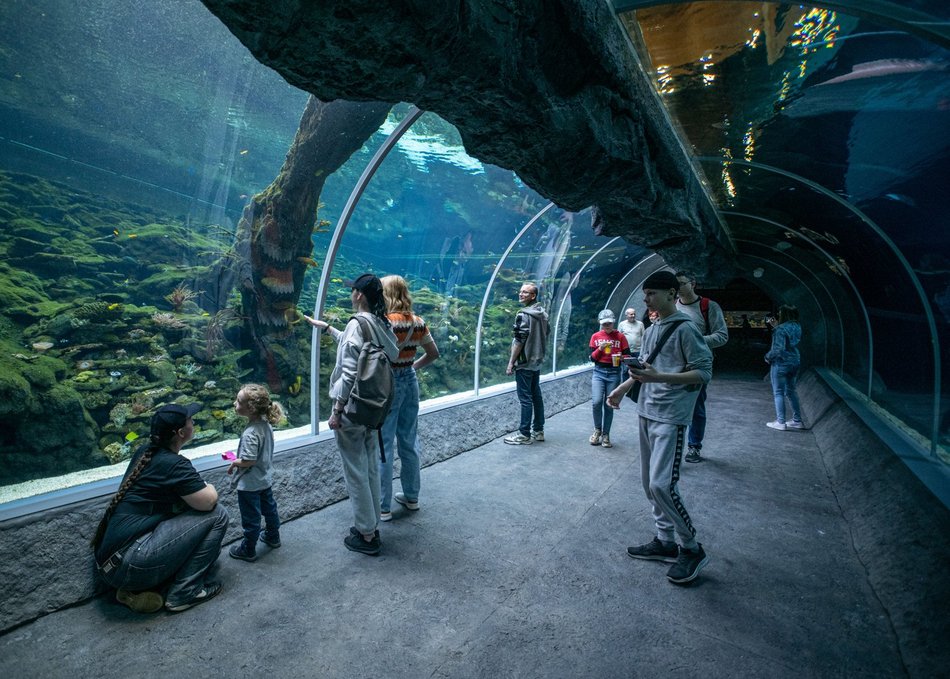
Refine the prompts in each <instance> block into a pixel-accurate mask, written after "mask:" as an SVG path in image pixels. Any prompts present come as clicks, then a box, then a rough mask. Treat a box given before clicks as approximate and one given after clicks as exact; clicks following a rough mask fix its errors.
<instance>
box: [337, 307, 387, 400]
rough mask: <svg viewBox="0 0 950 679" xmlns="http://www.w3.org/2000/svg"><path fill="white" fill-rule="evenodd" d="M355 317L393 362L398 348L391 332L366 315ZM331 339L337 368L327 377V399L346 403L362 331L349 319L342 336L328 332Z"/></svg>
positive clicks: (381, 322)
mask: <svg viewBox="0 0 950 679" xmlns="http://www.w3.org/2000/svg"><path fill="white" fill-rule="evenodd" d="M357 315H358V316H362V317H363V318H365V319H366V320H367V321H369V327H370V328H371V330H372V333H373V335H374V338H375V341H376V343H377V344H379V345H380V346H381V347H382V348H383V351H385V352H386V355H387V356H388V357H389V360H390V361H395V360H396V358H397V357H398V356H399V347H398V346H397V344H396V336H395V335H394V334H393V331H392V328H390V327H388V326H387V325H386V324H385V323H384V322H383V321H382V320H380V319H379V318H378V317H377V316H375V315H373V314H371V313H369V312H368V311H360V312H359V313H358V314H357ZM330 336H331V337H333V339H335V340H336V341H337V348H336V365H335V366H334V367H333V372H332V373H331V374H330V398H331V399H332V400H333V401H334V402H336V401H346V400H347V399H349V398H350V392H351V391H353V383H354V382H355V381H356V364H357V362H358V360H359V357H360V349H362V348H363V334H362V329H361V328H360V324H359V321H357V320H356V319H355V318H352V319H350V321H349V322H348V323H347V324H346V327H345V328H344V329H343V331H342V332H341V331H339V330H336V329H335V328H331V329H330Z"/></svg>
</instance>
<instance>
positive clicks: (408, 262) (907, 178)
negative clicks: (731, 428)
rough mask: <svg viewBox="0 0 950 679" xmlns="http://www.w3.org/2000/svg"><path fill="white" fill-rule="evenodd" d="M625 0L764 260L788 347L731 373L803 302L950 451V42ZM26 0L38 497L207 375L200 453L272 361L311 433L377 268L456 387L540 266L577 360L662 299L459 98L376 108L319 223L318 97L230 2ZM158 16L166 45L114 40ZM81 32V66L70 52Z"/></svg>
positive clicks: (12, 176)
mask: <svg viewBox="0 0 950 679" xmlns="http://www.w3.org/2000/svg"><path fill="white" fill-rule="evenodd" d="M649 4H651V5H653V4H654V3H649ZM838 4H839V5H847V4H848V3H838ZM888 4H889V3H884V4H883V5H882V6H885V7H886V6H887V5H888ZM923 4H924V5H926V4H927V3H923ZM615 5H616V7H617V8H618V9H619V10H620V15H619V17H620V19H621V21H622V22H623V24H624V26H625V27H626V29H627V31H628V34H629V36H630V40H631V43H632V46H633V47H634V48H635V49H636V50H637V53H638V55H639V58H640V60H641V62H642V63H643V65H644V68H646V69H647V70H648V72H649V73H650V74H651V75H652V77H653V79H654V81H655V84H656V89H657V93H658V96H659V97H660V100H661V101H662V102H663V104H664V106H665V107H666V109H667V110H668V112H669V114H670V116H671V118H672V120H673V122H674V124H675V125H676V127H677V129H678V131H679V133H680V134H681V136H682V139H683V142H684V145H685V146H686V148H688V149H690V150H691V152H692V154H693V156H694V158H695V169H696V172H697V173H698V174H699V175H700V176H701V177H703V180H704V182H705V184H706V186H707V187H708V190H709V193H710V195H711V197H712V198H713V200H714V201H715V204H716V206H717V207H718V209H719V213H720V217H721V219H722V221H723V223H724V225H725V228H726V231H727V233H728V235H729V238H730V239H731V242H732V244H733V246H734V248H735V256H736V261H737V262H738V266H739V271H740V272H741V273H740V275H739V276H737V278H736V279H735V280H733V281H731V282H729V283H728V284H726V285H725V286H724V287H722V288H719V289H704V290H703V291H704V293H705V294H707V295H709V296H710V297H712V298H714V299H716V300H717V301H719V302H720V303H721V304H722V306H723V308H724V310H725V311H726V314H727V318H728V321H729V323H730V325H731V326H732V328H733V329H738V328H739V326H740V324H741V318H742V315H743V314H745V315H746V316H748V317H749V318H750V319H751V321H752V325H753V330H754V333H755V334H754V336H753V338H752V341H753V342H754V343H755V344H754V346H756V347H758V348H761V349H762V351H761V352H752V351H748V350H744V351H737V350H735V349H734V348H733V347H732V346H728V345H727V348H726V349H725V350H724V351H723V352H720V353H721V355H720V356H719V357H718V358H717V370H720V371H724V372H729V371H736V372H740V373H743V374H756V373H757V372H758V373H761V372H762V365H761V357H760V355H759V354H761V353H764V341H765V335H764V333H765V329H764V327H763V319H764V316H765V314H766V313H769V312H772V311H774V310H775V308H777V307H778V306H779V305H781V304H794V305H796V306H798V307H799V309H800V310H801V312H802V314H803V317H804V319H805V324H806V328H807V332H806V345H805V346H804V353H805V355H806V362H807V363H808V365H811V366H815V367H827V368H829V369H831V370H833V371H834V372H835V373H837V374H839V375H840V376H841V377H842V378H843V379H844V381H845V382H847V384H849V385H851V387H852V388H853V389H854V391H855V393H856V394H857V395H859V396H860V397H861V398H864V399H866V400H869V402H871V403H872V404H873V405H874V406H875V407H877V408H879V409H880V410H881V411H882V412H883V413H885V414H886V415H887V416H888V417H890V418H892V419H893V420H894V421H896V422H898V423H899V424H900V426H902V427H904V428H906V430H907V431H908V432H909V433H910V434H912V435H913V436H914V437H916V439H917V440H918V441H920V442H921V444H922V445H924V446H925V447H926V448H927V450H928V451H929V453H930V454H931V455H932V456H934V457H935V458H937V459H940V460H942V461H943V462H944V463H946V462H950V455H948V445H950V421H948V412H950V400H948V386H950V385H948V382H947V380H948V378H947V374H948V367H950V366H948V365H947V361H948V358H947V356H948V355H950V352H947V351H943V350H942V348H943V347H945V346H946V337H947V330H948V327H947V324H948V321H950V247H948V244H950V243H948V240H950V239H948V235H950V225H948V222H947V220H948V214H950V210H948V209H947V208H948V205H947V201H948V200H950V198H948V196H950V192H948V191H947V186H946V179H945V178H946V177H947V176H950V167H948V165H950V106H948V105H947V102H948V101H950V78H948V69H950V58H948V52H947V44H948V43H947V40H946V39H945V36H944V38H941V36H940V35H939V34H933V33H928V32H926V31H924V32H921V30H919V27H914V26H911V25H909V24H902V19H901V17H899V16H895V17H890V20H889V21H887V22H879V21H875V17H871V16H868V15H867V13H866V12H860V13H858V14H855V15H854V16H852V15H849V14H847V13H844V12H841V11H831V10H826V9H820V8H810V7H804V8H801V7H797V6H796V7H790V6H787V5H779V4H774V3H746V2H699V3H677V2H674V3H669V4H665V5H658V6H653V7H649V8H640V7H639V5H640V3H615ZM25 7H26V5H25V3H23V2H10V3H5V4H4V6H3V8H2V9H0V26H2V27H3V29H4V30H3V35H4V38H3V43H4V48H5V50H4V59H5V63H6V64H7V68H6V69H5V70H4V73H3V75H2V77H0V129H2V133H0V137H2V138H0V150H2V152H0V220H2V222H3V228H2V230H0V250H2V253H3V259H2V261H0V285H3V288H4V290H5V303H4V307H3V310H2V311H0V316H2V332H0V343H2V354H0V380H2V393H3V397H4V402H5V404H6V405H4V406H3V407H2V408H0V432H2V433H0V460H2V461H3V464H2V465H0V469H2V470H3V472H2V479H0V485H2V486H3V488H4V491H5V492H8V493H9V495H8V496H6V497H8V498H9V499H10V500H15V499H17V498H23V497H26V496H29V495H31V494H34V493H37V492H40V493H42V492H44V491H50V490H57V489H60V488H62V487H64V486H66V485H73V484H76V483H83V482H84V481H85V480H86V479H88V478H89V477H87V476H80V477H75V476H73V477H66V478H63V477H62V475H63V474H64V473H71V472H83V473H87V472H89V471H90V470H99V472H98V476H95V477H94V478H114V477H115V476H116V475H117V474H120V473H121V470H122V469H123V467H124V463H123V461H124V460H125V459H127V458H128V456H129V454H130V452H131V450H132V448H133V447H134V446H135V441H136V439H137V438H140V437H141V436H142V435H144V434H145V433H146V432H145V427H146V423H147V422H148V418H149V416H150V414H151V412H153V410H154V408H155V407H156V406H157V405H158V404H160V403H162V402H165V401H168V400H172V399H176V398H184V397H186V396H187V397H196V398H200V399H201V400H202V401H203V402H204V403H206V404H207V406H208V407H207V408H206V411H205V412H203V413H202V414H201V415H200V416H199V420H198V436H197V437H196V441H195V443H194V446H195V450H194V451H193V452H194V454H195V455H217V454H218V453H220V452H221V451H222V450H225V449H227V448H229V447H233V445H234V439H235V438H236V436H237V435H238V434H239V432H240V427H241V424H240V422H239V421H238V419H237V418H236V416H235V415H234V414H233V412H232V409H231V406H230V404H231V401H232V399H233V396H234V393H235V391H236V388H237V386H238V385H239V384H240V383H241V382H242V381H247V380H251V379H254V380H260V381H266V382H267V383H268V384H270V386H271V388H272V390H273V391H274V393H275V394H277V395H278V396H279V398H280V399H281V402H282V403H283V404H284V405H285V408H286V410H287V412H288V419H287V421H286V422H285V423H283V424H282V425H281V427H280V429H281V433H280V436H281V437H282V440H281V442H280V447H281V449H282V450H288V449H291V448H294V447H296V446H299V445H302V444H303V443H305V442H307V441H312V440H314V438H315V437H320V436H325V435H326V432H325V431H324V429H325V427H324V428H321V426H320V420H321V419H323V417H325V412H326V406H325V404H321V403H320V399H321V398H325V391H326V387H325V385H326V379H327V376H328V373H329V368H330V365H331V363H332V343H331V342H330V341H329V339H327V338H323V339H322V340H321V341H320V343H318V344H317V345H314V344H313V340H314V339H315V338H316V335H315V334H314V333H312V332H310V330H309V327H308V326H306V324H302V323H301V322H300V316H299V313H300V312H304V313H307V314H310V313H312V312H313V311H314V310H317V311H318V312H319V313H321V314H322V315H323V317H325V318H327V319H329V320H332V321H334V322H339V323H342V322H344V321H345V319H346V318H347V316H348V314H349V309H348V295H347V290H346V289H345V288H343V286H342V285H341V282H342V280H343V279H344V278H350V277H351V276H353V275H354V274H358V273H360V272H362V271H373V272H375V273H378V274H380V275H384V274H388V273H399V274H401V275H403V276H405V277H406V278H407V280H409V282H410V285H411V287H412V290H413V294H414V297H415V302H416V306H417V311H418V312H419V313H420V314H421V315H422V316H423V317H424V318H425V319H426V320H427V321H428V323H429V325H430V327H431V329H432V332H433V335H434V337H435V338H436V340H437V342H438V344H439V347H440V350H441V351H442V355H443V359H442V360H441V361H440V362H438V363H437V364H436V365H434V366H432V368H430V369H428V370H426V371H424V372H423V373H422V375H421V389H422V394H423V398H424V400H428V401H430V402H434V401H435V400H439V401H440V402H444V401H445V400H446V399H449V400H451V399H461V400H465V399H472V398H477V397H479V396H480V394H481V393H482V392H484V391H485V390H491V389H503V388H510V379H509V378H508V377H507V376H506V375H505V374H504V361H505V352H506V351H507V346H508V343H509V342H510V322H511V317H512V315H513V313H514V311H515V309H516V307H517V295H516V292H517V289H518V286H519V285H520V283H521V282H522V281H525V280H533V281H536V282H538V283H539V284H540V286H541V298H542V300H543V302H544V303H545V305H546V306H547V308H548V311H549V313H550V314H551V323H552V334H551V338H550V346H549V354H548V361H547V364H546V366H545V372H546V373H550V374H551V375H553V376H554V377H556V376H557V375H560V374H564V373H570V372H571V371H576V370H578V369H583V368H584V367H585V365H586V354H587V352H586V341H587V338H588V337H589V335H590V333H591V332H593V331H594V330H595V329H596V314H597V312H598V311H599V310H600V309H601V308H604V307H607V308H611V309H613V310H614V312H615V313H618V314H621V313H622V311H623V309H625V308H626V307H628V306H633V307H634V308H636V309H637V310H638V314H639V316H640V317H641V318H642V317H643V315H644V313H643V312H644V308H643V305H642V298H641V295H640V293H639V286H640V283H642V281H643V280H644V279H645V278H646V276H647V275H649V273H651V272H652V271H654V270H657V269H659V268H663V267H665V266H666V263H665V262H664V261H663V260H662V258H660V257H658V256H657V255H655V254H653V253H650V252H648V251H646V250H643V249H641V248H638V247H635V246H633V245H630V244H628V243H626V242H624V241H623V240H611V239H609V238H606V237H602V236H595V235H593V232H592V231H591V228H590V214H589V211H581V212H578V213H573V212H567V211H564V210H562V209H560V208H559V207H557V206H554V205H550V204H549V203H548V201H547V200H546V199H545V198H544V197H543V196H540V195H538V194H537V193H536V192H535V191H533V190H532V189H531V188H530V187H528V186H526V185H525V184H524V183H523V182H522V180H521V179H520V178H519V177H518V176H517V175H515V174H514V173H512V172H511V171H509V170H505V169H503V168H499V167H495V166H492V165H489V164H486V163H484V162H482V161H480V160H479V159H477V158H474V157H472V156H470V155H469V154H468V153H467V152H466V151H465V148H464V146H463V144H462V141H461V138H460V136H459V134H458V132H457V131H456V129H455V128H454V127H453V126H452V125H451V124H449V123H448V122H446V121H444V120H442V119H440V118H438V117H437V116H435V115H433V114H431V113H423V112H417V111H415V110H414V107H412V106H410V105H408V104H400V105H396V106H394V107H392V108H391V110H389V111H388V113H387V112H383V114H381V115H380V117H379V122H378V125H377V124H374V128H375V131H372V132H367V131H366V130H365V129H357V126H355V125H353V126H350V127H344V131H343V133H342V136H343V137H346V135H349V137H346V143H348V144H350V145H351V146H352V148H353V149H355V150H354V151H353V152H352V154H350V155H346V157H345V158H343V159H342V161H341V162H339V163H338V164H337V165H335V166H333V167H328V168H326V175H325V176H320V175H317V174H316V173H314V178H312V179H311V181H312V186H311V187H310V190H311V191H316V193H317V195H318V197H319V200H318V204H316V205H315V206H314V208H313V212H315V217H314V214H312V213H311V214H307V215H302V216H300V215H298V216H296V217H295V219H296V221H294V220H293V219H292V218H291V217H290V216H288V215H289V213H288V212H286V211H285V208H286V202H285V203H282V202H281V200H282V196H284V195H285V193H286V192H289V191H290V189H289V188H288V187H287V186H286V185H280V184H275V182H278V180H279V178H280V177H281V176H282V173H283V171H282V167H283V168H284V170H287V169H288V167H289V166H288V165H287V163H291V162H293V160H294V159H293V156H292V154H290V155H289V154H288V150H289V149H291V145H292V142H293V140H294V135H295V133H296V131H297V130H298V125H299V124H300V123H301V114H302V112H303V111H304V109H305V106H306V104H307V100H308V98H307V95H306V94H305V93H303V92H301V91H299V90H297V89H295V88H293V87H291V86H289V85H287V84H286V83H284V82H283V81H282V80H281V79H280V78H279V77H277V76H276V75H275V74H274V73H273V72H271V71H270V70H268V69H266V68H264V67H263V66H260V65H259V64H258V63H257V62H256V61H254V60H253V59H252V58H251V57H250V56H249V55H248V54H247V52H246V50H244V48H243V47H242V46H241V45H240V44H239V43H238V42H237V40H236V39H235V38H234V37H233V36H232V35H231V34H230V33H228V32H227V31H226V30H225V29H224V28H223V27H222V26H221V25H220V24H219V23H218V22H217V20H216V19H214V18H213V17H212V16H211V15H210V14H208V12H207V11H206V10H205V9H204V7H203V6H202V5H201V4H200V3H198V2H180V3H179V2H175V3H169V2H157V3H149V4H147V5H145V6H142V5H140V4H134V3H129V2H105V1H104V0H100V1H98V2H96V1H90V2H84V3H78V4H75V3H65V2H49V3H47V7H46V10H45V13H44V14H43V15H42V16H39V14H38V13H36V12H30V11H26V9H25ZM878 19H880V17H878ZM133 27H134V34H135V37H136V44H137V45H138V46H139V48H138V49H132V48H131V47H130V46H129V45H128V44H125V43H123V42H122V41H115V40H112V39H110V37H109V36H112V35H124V34H128V33H129V31H131V30H132V29H133ZM41 36H42V38H43V39H42V40H40V39H39V38H40V37H41ZM90 36H92V39H93V40H95V41H96V43H97V44H98V45H99V46H100V47H99V49H98V50H97V51H90V50H89V49H87V47H88V44H89V40H90ZM50 42H53V43H55V44H58V45H60V46H61V48H60V51H59V54H58V56H57V59H55V60H53V59H51V58H50V57H49V55H48V54H47V53H46V52H44V51H42V50H41V49H40V48H39V45H41V44H48V43H50ZM169 45H172V46H174V45H179V46H180V49H168V47H169ZM327 106H330V107H332V104H329V105H327ZM328 110H331V111H332V109H328ZM367 115H368V114H367ZM367 120H369V117H368V118H367ZM403 121H407V124H406V125H405V126H402V127H400V123H402V122H403ZM408 123H411V124H408ZM366 124H368V123H366ZM337 133H339V130H334V134H337ZM361 135H362V136H361ZM335 139H336V138H334V139H333V140H331V139H329V138H327V139H323V140H319V139H318V142H320V143H322V144H323V146H321V147H320V148H321V149H322V150H323V151H327V150H328V149H331V148H334V144H335V141H334V140H335ZM368 168H369V169H370V170H371V171H368ZM323 171H324V170H321V171H320V172H323ZM288 195H289V194H288ZM271 217H273V219H272V220H269V218H271ZM275 225H276V226H275ZM272 228H273V229H277V230H275V231H273V232H272V231H270V229H272ZM301 232H305V233H304V238H303V239H302V240H301V239H300V233H301ZM293 237H296V238H297V241H296V243H297V245H296V246H295V247H296V249H293V248H291V249H286V248H284V249H282V248H283V244H284V242H285V239H289V238H293ZM270 238H273V240H268V239H270ZM300 243H304V244H305V245H306V247H301V246H300ZM267 257H271V260H267V261H268V262H270V263H268V264H267V265H266V266H265V265H260V266H258V267H257V268H256V269H255V268H254V267H255V263H260V262H261V261H264V260H266V258H267ZM288 257H289V259H288ZM262 258H263V259H262ZM241 265H248V266H250V267H251V269H252V272H251V273H250V274H249V278H248V279H247V280H248V281H250V282H249V285H250V288H248V287H246V286H243V287H242V284H241V283H240V282H239V280H240V279H239V276H238V272H239V271H240V266H241ZM701 287H702V286H701ZM731 344H733V343H731ZM760 345H761V346H760ZM262 347H263V348H262ZM327 350H329V351H330V352H331V353H330V357H331V358H329V359H328V358H327V353H326V352H327ZM753 353H754V354H755V356H753V357H752V358H750V356H751V355H752V354H753ZM908 357H912V358H908ZM313 377H315V379H313ZM506 385H507V386H506ZM424 407H425V404H424ZM51 414H55V415H56V417H55V418H50V415H51ZM51 420H52V421H53V422H54V424H52V425H51V424H50V422H51ZM59 423H62V424H61V425H60V424H59ZM64 451H66V452H64ZM41 479H49V482H48V483H47V484H45V485H41V486H36V485H35V483H34V482H36V481H37V480H41ZM77 479H78V480H77ZM28 483H32V484H33V485H30V486H29V489H27V486H26V485H25V484H28ZM37 489H39V490H37ZM98 492H102V491H101V490H100V491H98Z"/></svg>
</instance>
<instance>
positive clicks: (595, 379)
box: [590, 363, 621, 434]
mask: <svg viewBox="0 0 950 679" xmlns="http://www.w3.org/2000/svg"><path fill="white" fill-rule="evenodd" d="M620 371H621V368H614V367H613V366H608V365H601V364H599V363H598V364H595V365H594V372H593V373H591V376H590V392H591V407H592V409H593V411H594V429H599V430H600V431H601V433H603V434H609V433H610V425H611V424H612V423H613V421H614V409H613V408H611V407H610V406H609V405H607V394H609V393H610V392H612V391H613V390H614V389H616V388H617V387H618V386H619V385H620V377H621V375H620Z"/></svg>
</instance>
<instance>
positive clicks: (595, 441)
mask: <svg viewBox="0 0 950 679" xmlns="http://www.w3.org/2000/svg"><path fill="white" fill-rule="evenodd" d="M587 440H588V441H590V444H591V445H592V446H599V445H600V429H595V430H594V433H593V434H591V435H590V438H589V439H587Z"/></svg>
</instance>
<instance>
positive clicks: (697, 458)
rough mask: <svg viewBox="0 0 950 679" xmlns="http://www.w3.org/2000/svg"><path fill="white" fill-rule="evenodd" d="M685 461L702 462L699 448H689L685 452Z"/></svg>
mask: <svg viewBox="0 0 950 679" xmlns="http://www.w3.org/2000/svg"><path fill="white" fill-rule="evenodd" d="M686 461H687V462H702V461H703V456H702V455H700V454H699V448H697V447H696V446H690V447H689V448H687V450H686Z"/></svg>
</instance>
